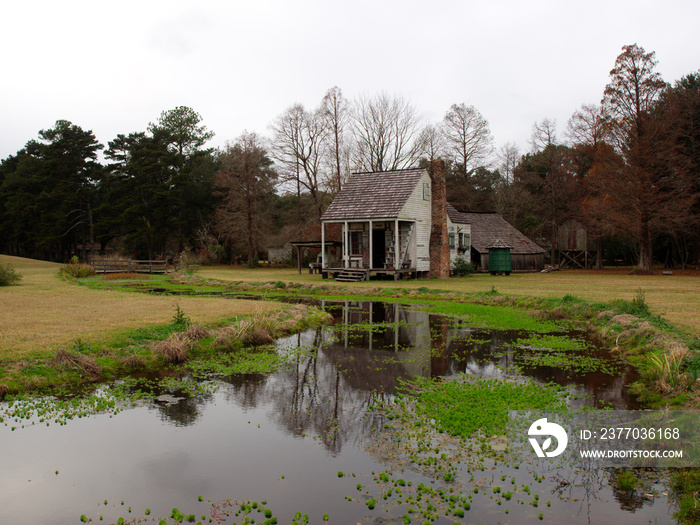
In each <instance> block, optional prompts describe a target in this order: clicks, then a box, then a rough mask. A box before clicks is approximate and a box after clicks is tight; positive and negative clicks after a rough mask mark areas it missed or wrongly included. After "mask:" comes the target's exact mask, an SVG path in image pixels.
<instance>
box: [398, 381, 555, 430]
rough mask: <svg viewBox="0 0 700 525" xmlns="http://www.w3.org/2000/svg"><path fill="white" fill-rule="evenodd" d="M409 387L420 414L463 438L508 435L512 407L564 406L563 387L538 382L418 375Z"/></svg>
mask: <svg viewBox="0 0 700 525" xmlns="http://www.w3.org/2000/svg"><path fill="white" fill-rule="evenodd" d="M407 390H408V391H409V392H410V393H411V394H412V395H413V396H415V405H416V412H417V414H418V415H420V416H422V417H424V418H427V419H434V420H435V426H436V428H437V429H438V430H443V431H446V432H448V433H450V434H452V435H455V436H460V437H463V438H469V437H472V436H475V435H477V434H481V435H484V436H492V435H505V432H506V423H507V419H508V411H509V410H527V409H534V408H537V409H543V410H544V409H549V410H555V409H563V408H565V399H564V398H565V394H564V393H563V391H562V389H561V388H560V387H557V386H553V385H542V384H538V383H510V382H506V381H498V380H493V379H470V378H468V377H464V376H463V377H462V378H461V380H459V381H443V382H433V381H430V380H426V379H416V380H415V381H414V382H412V383H409V384H408V385H407Z"/></svg>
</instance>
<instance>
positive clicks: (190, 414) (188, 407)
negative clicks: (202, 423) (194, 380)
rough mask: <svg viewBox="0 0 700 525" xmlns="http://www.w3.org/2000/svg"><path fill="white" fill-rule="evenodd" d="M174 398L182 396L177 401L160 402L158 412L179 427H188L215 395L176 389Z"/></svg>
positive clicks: (163, 418)
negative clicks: (196, 393) (195, 394)
mask: <svg viewBox="0 0 700 525" xmlns="http://www.w3.org/2000/svg"><path fill="white" fill-rule="evenodd" d="M172 395H173V396H174V398H178V397H179V398H180V399H179V400H178V401H177V402H173V403H165V404H159V405H157V406H158V412H160V417H161V419H162V420H163V421H170V422H172V423H174V424H175V426H177V427H186V426H189V425H193V424H194V423H196V422H197V419H199V414H200V411H201V410H200V409H201V407H203V406H204V405H206V404H207V403H209V402H210V401H212V399H213V396H212V395H211V394H201V395H197V396H191V395H189V394H187V393H185V392H182V391H176V392H174V393H173V394H172Z"/></svg>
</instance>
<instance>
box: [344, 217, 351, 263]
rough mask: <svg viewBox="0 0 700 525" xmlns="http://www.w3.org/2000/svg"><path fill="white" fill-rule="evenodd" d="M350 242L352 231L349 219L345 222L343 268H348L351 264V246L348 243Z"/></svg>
mask: <svg viewBox="0 0 700 525" xmlns="http://www.w3.org/2000/svg"><path fill="white" fill-rule="evenodd" d="M349 242H350V232H349V229H348V221H345V222H344V223H343V268H347V267H348V266H349V264H348V263H349V257H350V246H348V243H349Z"/></svg>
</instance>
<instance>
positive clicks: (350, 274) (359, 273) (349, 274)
mask: <svg viewBox="0 0 700 525" xmlns="http://www.w3.org/2000/svg"><path fill="white" fill-rule="evenodd" d="M335 280H336V281H340V282H344V283H356V282H358V281H368V280H369V272H368V271H367V270H355V269H353V270H351V269H347V270H343V271H342V272H338V273H337V274H336V276H335Z"/></svg>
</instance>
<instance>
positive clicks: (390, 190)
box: [321, 169, 426, 221]
mask: <svg viewBox="0 0 700 525" xmlns="http://www.w3.org/2000/svg"><path fill="white" fill-rule="evenodd" d="M425 173H426V170H424V169H411V170H398V171H383V172H379V173H353V174H352V175H350V178H349V179H348V181H347V182H346V183H345V185H344V186H343V189H342V190H341V191H340V193H339V194H338V196H337V197H336V198H335V199H334V200H333V202H332V203H331V205H330V206H328V209H327V210H326V212H325V213H324V214H323V216H322V217H321V220H322V221H332V220H349V219H386V218H391V217H398V215H399V212H400V211H401V208H403V206H404V204H406V201H407V200H408V198H409V197H410V196H411V193H412V192H413V190H414V189H415V187H416V184H418V182H419V181H420V178H421V177H422V176H423V175H424V174H425Z"/></svg>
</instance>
